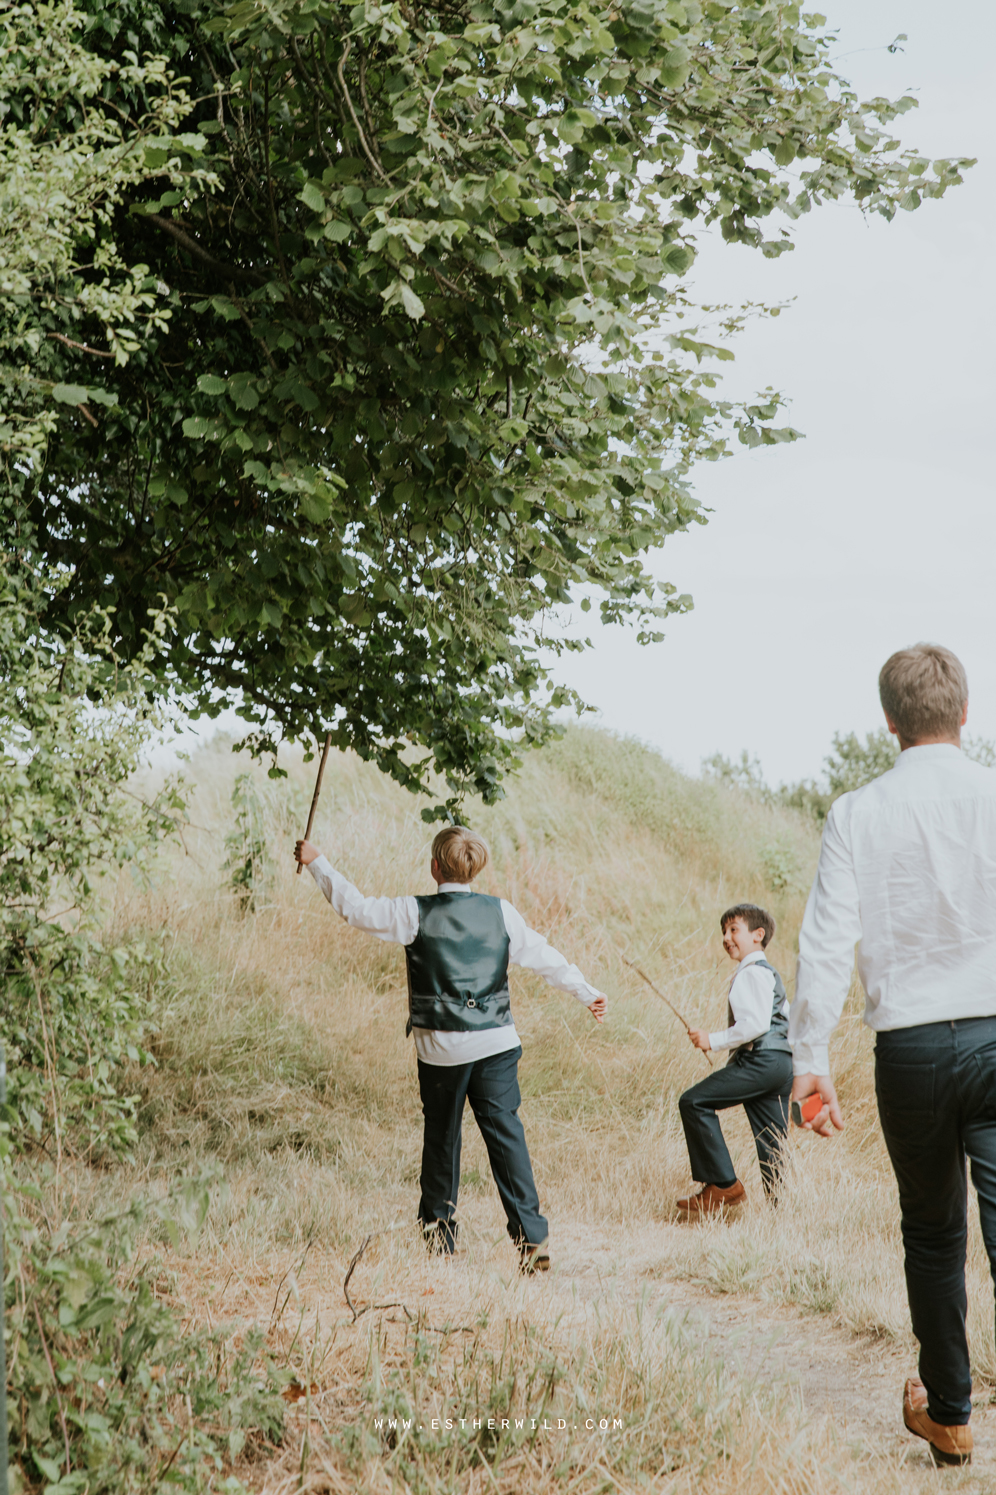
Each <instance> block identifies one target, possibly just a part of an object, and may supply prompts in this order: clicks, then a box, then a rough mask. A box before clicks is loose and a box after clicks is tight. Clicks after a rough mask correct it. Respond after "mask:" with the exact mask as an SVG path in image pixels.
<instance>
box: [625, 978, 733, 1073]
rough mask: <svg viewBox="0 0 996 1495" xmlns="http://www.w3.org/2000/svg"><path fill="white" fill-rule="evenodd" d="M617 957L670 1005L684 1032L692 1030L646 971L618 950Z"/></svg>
mask: <svg viewBox="0 0 996 1495" xmlns="http://www.w3.org/2000/svg"><path fill="white" fill-rule="evenodd" d="M619 958H620V960H621V961H622V963H623V965H627V966H629V968H630V970H631V971H635V972H636V974H637V975H638V976H641V977H642V978H643V980H644V981H645V982H646V983H647V985H648V986H649V987H650V990H651V991H653V992H656V993H657V995H658V996H659V997H660V999H661V1001H662V1002H666V1003H667V1005H668V1006H669V1007H670V1009H671V1011H672V1012H673V1013H674V1015H675V1017H676V1018H677V1019H678V1021H679V1023H680V1024H681V1026H682V1027H683V1028H684V1030H685V1032H686V1033H690V1032H691V1031H692V1028H691V1024H690V1023H689V1022H687V1021H686V1019H685V1018H684V1017H683V1016H682V1015H681V1013H680V1012H679V1011H678V1009H677V1007H676V1006H675V1005H674V1003H673V1002H672V1001H671V999H670V997H666V996H665V995H664V993H663V992H662V991H661V989H660V987H659V986H656V985H655V984H654V982H653V981H651V979H650V977H649V976H648V975H647V973H646V971H641V970H640V967H639V966H638V965H637V964H636V963H635V962H634V961H632V960H627V959H626V957H625V955H623V954H622V952H621V951H620V954H619ZM699 1053H700V1054H701V1055H702V1057H703V1059H704V1060H705V1062H706V1063H707V1064H708V1066H709V1068H710V1069H711V1068H712V1060H711V1058H710V1057H709V1055H708V1054H707V1053H706V1051H705V1049H699Z"/></svg>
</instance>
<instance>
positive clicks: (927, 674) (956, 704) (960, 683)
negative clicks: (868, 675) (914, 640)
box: [878, 644, 968, 742]
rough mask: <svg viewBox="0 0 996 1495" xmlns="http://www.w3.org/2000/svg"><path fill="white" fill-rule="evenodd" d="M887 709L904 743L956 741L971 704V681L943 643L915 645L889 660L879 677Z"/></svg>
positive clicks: (890, 719) (962, 666) (882, 697)
mask: <svg viewBox="0 0 996 1495" xmlns="http://www.w3.org/2000/svg"><path fill="white" fill-rule="evenodd" d="M878 694H879V699H880V701H881V702H882V710H883V711H884V712H885V714H886V716H887V717H888V718H889V721H890V722H891V723H892V725H893V726H894V727H895V728H896V729H897V731H898V733H899V735H900V737H902V738H903V740H904V741H905V742H918V741H920V740H921V739H922V738H925V737H957V736H958V733H959V731H960V729H961V719H962V717H963V716H964V714H965V705H966V703H967V701H968V677H967V675H966V674H965V668H964V665H963V664H962V662H961V660H960V659H959V658H958V656H957V655H956V654H952V653H951V650H950V649H942V648H941V646H940V644H914V646H913V648H912V649H900V650H899V651H898V653H896V654H893V655H892V656H891V657H890V658H889V659H887V660H886V661H885V664H884V665H883V666H882V671H881V674H880V675H879V677H878Z"/></svg>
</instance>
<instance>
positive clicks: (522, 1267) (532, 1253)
mask: <svg viewBox="0 0 996 1495" xmlns="http://www.w3.org/2000/svg"><path fill="white" fill-rule="evenodd" d="M549 1270H550V1258H549V1256H548V1255H547V1254H546V1252H545V1251H544V1250H543V1247H542V1246H527V1245H525V1244H523V1245H521V1246H520V1247H519V1271H520V1272H521V1273H522V1275H523V1277H535V1275H536V1273H537V1272H548V1271H549Z"/></svg>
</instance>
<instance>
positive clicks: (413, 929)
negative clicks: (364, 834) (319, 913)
mask: <svg viewBox="0 0 996 1495" xmlns="http://www.w3.org/2000/svg"><path fill="white" fill-rule="evenodd" d="M294 856H295V859H296V860H297V861H299V862H300V863H301V866H302V867H307V869H308V871H309V872H310V873H311V875H312V877H313V878H314V879H315V882H316V883H317V884H318V886H319V887H320V888H321V890H322V892H323V893H324V894H325V897H326V898H327V899H328V901H329V903H331V905H332V907H333V908H334V909H335V911H336V913H337V914H340V915H341V916H342V918H344V919H345V920H346V923H347V924H351V925H352V926H353V928H354V929H363V930H365V931H366V933H367V934H372V935H375V936H376V938H377V939H379V940H386V941H389V942H390V943H391V944H398V945H410V944H411V942H412V940H413V939H414V938H415V936H416V935H417V934H418V904H417V903H416V902H415V899H414V898H364V896H363V894H362V893H361V892H360V891H359V889H358V888H355V887H354V886H353V884H352V883H351V882H350V881H349V879H348V878H346V877H343V875H342V873H341V872H337V871H336V870H335V868H334V867H333V866H332V865H331V863H330V862H329V861H328V860H327V858H326V857H324V856H323V855H322V853H321V852H320V851H319V850H318V847H317V846H313V845H312V843H311V842H310V841H298V843H297V845H296V846H295V847H294Z"/></svg>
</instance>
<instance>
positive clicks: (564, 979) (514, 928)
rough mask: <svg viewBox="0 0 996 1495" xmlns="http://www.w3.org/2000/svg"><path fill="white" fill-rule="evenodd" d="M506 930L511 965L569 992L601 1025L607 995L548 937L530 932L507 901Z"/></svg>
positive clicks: (504, 901)
mask: <svg viewBox="0 0 996 1495" xmlns="http://www.w3.org/2000/svg"><path fill="white" fill-rule="evenodd" d="M501 908H502V913H503V915H504V917H505V928H506V929H507V931H508V959H509V964H510V965H516V966H523V967H524V968H525V969H526V970H528V971H535V972H536V974H537V975H538V976H542V977H543V979H544V980H545V981H547V982H549V984H550V985H551V986H555V987H556V988H557V990H558V991H568V992H570V993H571V994H572V995H573V996H575V997H577V999H578V1001H579V1002H583V1003H584V1005H585V1006H586V1007H587V1008H588V1011H589V1012H590V1013H591V1015H592V1017H593V1018H594V1019H595V1021H596V1022H597V1023H600V1022H601V1021H602V1019H603V1018H604V1017H605V1012H606V1007H607V1000H606V996H605V993H604V992H600V991H599V990H598V987H597V986H591V985H590V984H589V983H588V982H587V981H586V980H585V979H584V977H583V976H582V974H581V972H580V971H579V970H578V968H577V966H575V965H572V964H571V962H570V961H569V960H568V959H567V957H566V956H564V955H561V953H560V951H559V950H555V949H554V948H553V946H552V945H551V944H550V943H549V941H548V940H547V938H546V936H545V935H543V934H540V933H539V932H538V931H537V930H535V929H530V927H529V925H528V924H527V923H526V921H525V919H524V918H523V917H522V915H521V914H520V913H519V911H518V909H516V908H513V907H512V905H511V904H510V903H508V902H507V901H506V900H505V899H504V898H503V899H502V900H501Z"/></svg>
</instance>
